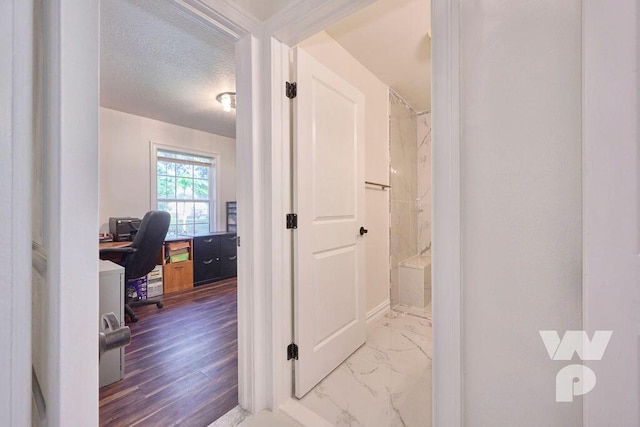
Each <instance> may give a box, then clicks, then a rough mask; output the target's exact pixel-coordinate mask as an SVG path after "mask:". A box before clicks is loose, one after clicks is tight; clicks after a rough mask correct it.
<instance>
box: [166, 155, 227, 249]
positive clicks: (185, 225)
mask: <svg viewBox="0 0 640 427" xmlns="http://www.w3.org/2000/svg"><path fill="white" fill-rule="evenodd" d="M215 168H216V159H215V158H214V157H206V156H202V155H195V154H190V153H180V152H177V151H169V150H165V149H160V148H158V149H157V151H156V197H157V199H156V200H157V206H158V210H161V211H166V212H169V213H170V214H171V225H170V227H169V232H168V233H167V236H168V237H170V236H177V235H181V234H190V233H200V232H209V231H211V230H212V229H214V228H215V224H216V210H217V209H216V192H215V188H216V185H215V176H216V173H215Z"/></svg>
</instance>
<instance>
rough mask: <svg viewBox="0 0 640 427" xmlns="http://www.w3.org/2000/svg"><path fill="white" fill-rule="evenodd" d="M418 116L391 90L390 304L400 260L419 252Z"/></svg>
mask: <svg viewBox="0 0 640 427" xmlns="http://www.w3.org/2000/svg"><path fill="white" fill-rule="evenodd" d="M417 129H418V128H417V116H416V113H415V111H414V110H413V109H412V108H411V107H410V106H409V105H407V104H406V103H405V102H404V101H403V100H402V99H401V98H400V97H399V96H397V95H396V94H395V93H394V92H392V91H390V92H389V132H390V138H389V139H390V141H389V145H390V150H391V153H390V154H391V156H390V158H391V165H390V168H389V169H390V170H389V174H390V176H389V183H390V185H391V192H390V194H389V200H390V204H391V206H390V215H391V218H390V221H389V224H390V227H391V229H390V238H389V249H390V251H391V304H392V306H393V305H395V304H396V303H397V302H398V263H399V262H401V261H402V260H405V259H407V258H410V257H412V256H414V255H416V248H417V245H418V235H417V232H416V230H417V224H416V223H417V216H416V213H417V212H416V208H415V199H416V196H415V195H416V192H417V182H416V169H417V161H416V158H417V154H418V150H417V148H418V147H417V144H416V141H417V138H418V136H417Z"/></svg>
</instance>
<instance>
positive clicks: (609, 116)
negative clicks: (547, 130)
mask: <svg viewBox="0 0 640 427" xmlns="http://www.w3.org/2000/svg"><path fill="white" fill-rule="evenodd" d="M639 7H640V5H639V3H638V2H637V1H635V0H625V1H620V2H616V3H615V6H613V5H611V4H606V3H603V2H600V1H594V0H589V1H585V2H583V21H582V22H583V100H582V103H583V105H582V107H583V159H582V160H583V168H582V170H583V224H584V225H583V227H584V228H583V269H584V271H583V316H584V329H585V330H586V331H587V333H588V335H589V337H593V334H594V333H595V331H598V330H611V331H613V334H612V336H611V340H610V341H609V345H608V347H607V349H606V351H605V353H604V357H603V358H602V360H601V361H588V362H585V364H586V365H587V366H588V367H589V368H590V369H592V370H593V372H594V373H595V375H596V377H597V383H596V386H595V387H594V389H593V390H592V391H590V392H589V393H588V394H586V395H585V396H584V400H583V402H584V403H583V405H584V409H583V410H584V415H583V423H584V425H585V426H588V427H597V426H602V425H611V426H614V425H616V426H623V425H624V426H632V425H633V426H636V425H639V423H640V414H639V411H640V407H639V405H640V395H639V394H640V366H639V365H640V224H639V223H638V218H639V217H640V196H639V194H640V192H639V188H640V178H639V168H640V157H639V152H638V143H639V134H638V130H639V128H638V124H639V123H640V105H639V103H638V97H639V96H640V93H639V92H638V89H639V87H640V80H639V79H640V77H639V76H638V71H637V70H638V64H639V62H638V61H639V60H640V50H639V49H640V43H639V42H638V31H639V30H640V10H639Z"/></svg>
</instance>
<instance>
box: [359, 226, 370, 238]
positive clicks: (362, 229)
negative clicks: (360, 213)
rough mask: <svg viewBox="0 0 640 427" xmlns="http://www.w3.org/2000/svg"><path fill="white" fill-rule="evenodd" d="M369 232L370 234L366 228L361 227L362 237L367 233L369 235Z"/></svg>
mask: <svg viewBox="0 0 640 427" xmlns="http://www.w3.org/2000/svg"><path fill="white" fill-rule="evenodd" d="M368 232H369V230H367V229H366V228H364V227H360V235H361V236H364V235H365V234H366V233H368Z"/></svg>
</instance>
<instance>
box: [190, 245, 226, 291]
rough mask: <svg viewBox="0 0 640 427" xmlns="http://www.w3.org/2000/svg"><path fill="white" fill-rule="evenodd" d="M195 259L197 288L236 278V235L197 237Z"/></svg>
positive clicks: (195, 283) (194, 248) (194, 251)
mask: <svg viewBox="0 0 640 427" xmlns="http://www.w3.org/2000/svg"><path fill="white" fill-rule="evenodd" d="M193 259H194V269H193V282H194V285H195V286H198V285H203V284H206V283H211V282H215V281H217V280H222V279H227V278H230V277H235V276H236V274H237V261H236V234H235V233H220V234H211V235H206V236H197V237H195V238H194V239H193Z"/></svg>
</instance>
